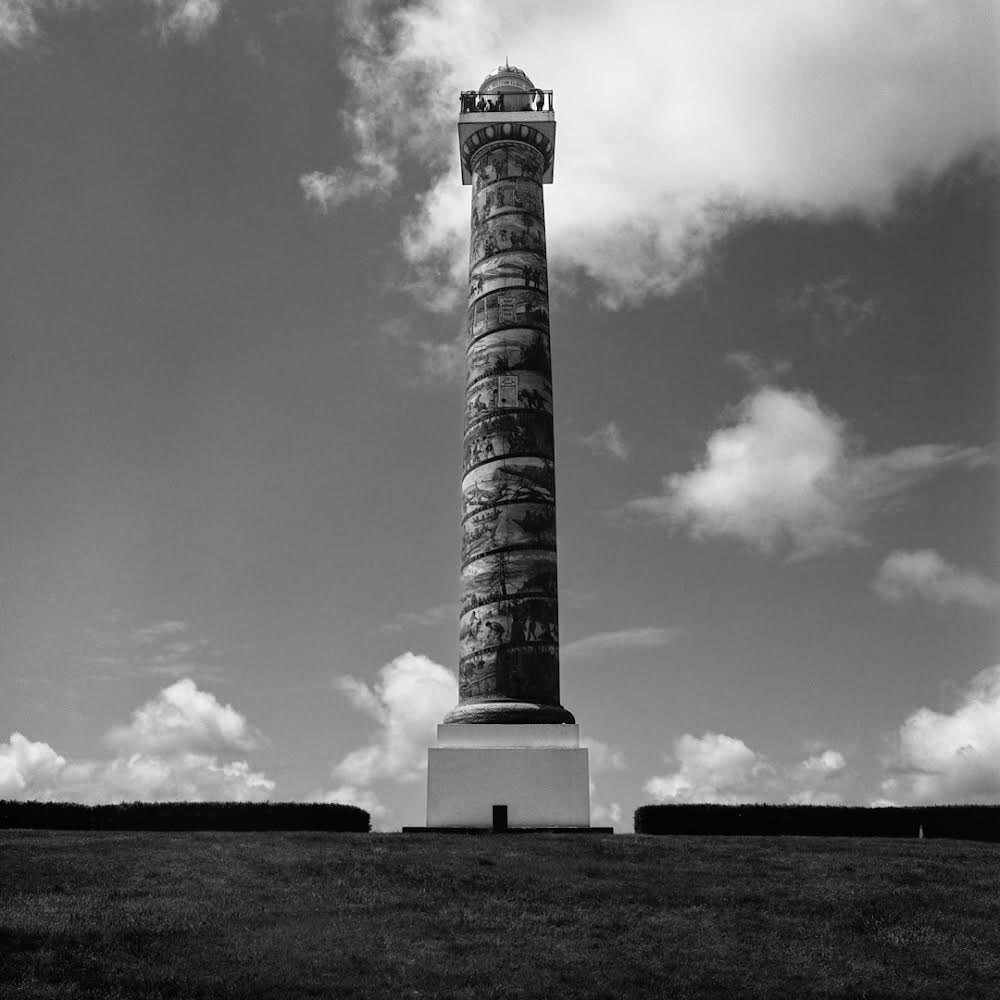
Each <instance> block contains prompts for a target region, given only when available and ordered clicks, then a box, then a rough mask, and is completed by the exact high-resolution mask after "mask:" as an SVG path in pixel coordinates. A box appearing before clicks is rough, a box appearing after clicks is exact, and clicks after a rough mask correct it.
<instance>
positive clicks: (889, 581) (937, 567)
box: [873, 549, 1000, 611]
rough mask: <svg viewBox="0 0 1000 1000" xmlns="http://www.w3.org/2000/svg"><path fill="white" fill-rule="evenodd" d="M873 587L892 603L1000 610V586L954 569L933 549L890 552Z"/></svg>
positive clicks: (980, 575)
mask: <svg viewBox="0 0 1000 1000" xmlns="http://www.w3.org/2000/svg"><path fill="white" fill-rule="evenodd" d="M873 587H874V588H875V592H876V593H877V594H878V595H879V597H881V598H882V599H883V600H886V601H889V602H891V603H893V604H903V603H904V602H906V601H912V600H916V599H918V598H923V599H924V600H925V601H931V602H933V603H935V604H965V605H967V606H969V607H972V608H981V609H983V610H987V611H989V610H993V609H996V608H998V607H1000V583H997V581H996V580H991V579H990V578H989V577H986V576H983V575H982V574H980V573H976V572H975V571H973V570H964V569H960V568H959V567H958V566H954V565H953V564H952V563H949V562H947V561H946V560H945V559H943V558H942V557H941V556H940V555H939V554H938V553H937V552H935V551H934V550H933V549H919V550H917V551H904V550H902V549H897V550H896V551H895V552H891V553H890V554H889V555H888V556H886V558H885V561H884V562H883V563H882V565H881V566H880V567H879V571H878V575H877V576H876V578H875V582H874V584H873Z"/></svg>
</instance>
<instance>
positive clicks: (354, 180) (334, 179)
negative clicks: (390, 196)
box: [299, 157, 396, 214]
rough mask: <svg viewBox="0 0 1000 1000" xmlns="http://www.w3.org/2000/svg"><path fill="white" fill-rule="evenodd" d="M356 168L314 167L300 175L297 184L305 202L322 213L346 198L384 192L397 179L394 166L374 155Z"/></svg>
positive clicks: (346, 200) (330, 210)
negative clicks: (323, 168)
mask: <svg viewBox="0 0 1000 1000" xmlns="http://www.w3.org/2000/svg"><path fill="white" fill-rule="evenodd" d="M362 159H363V163H362V166H360V167H359V168H358V169H356V170H344V169H342V168H338V169H337V170H335V171H333V173H329V174H325V173H323V172H322V171H319V170H313V171H312V172H310V173H308V174H303V175H302V176H301V177H300V178H299V187H300V188H301V189H302V194H303V195H304V196H305V199H306V201H307V202H311V203H312V204H313V205H315V206H316V208H318V209H319V210H320V211H321V212H323V213H324V214H326V213H328V212H332V211H333V210H334V209H336V208H339V207H340V206H341V205H343V204H345V203H346V202H349V201H356V200H357V199H358V198H364V197H366V196H369V195H378V194H386V193H388V191H389V190H390V189H391V187H392V185H393V184H394V183H395V181H396V170H395V168H394V167H393V166H392V165H391V164H389V163H385V162H383V161H381V160H379V159H377V158H373V157H363V158H362Z"/></svg>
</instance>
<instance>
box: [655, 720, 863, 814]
mask: <svg viewBox="0 0 1000 1000" xmlns="http://www.w3.org/2000/svg"><path fill="white" fill-rule="evenodd" d="M668 760H672V762H673V763H675V764H676V767H675V769H674V771H673V772H672V773H669V774H666V775H661V776H657V777H653V778H650V780H649V781H647V782H646V784H645V785H644V786H643V787H644V788H645V790H646V792H647V793H648V794H649V795H651V796H652V797H653V799H654V800H655V801H657V802H674V803H684V802H714V803H723V804H727V803H728V804H734V803H740V802H791V803H795V804H800V805H837V804H840V803H843V802H844V801H845V798H847V797H854V798H856V797H857V795H856V794H853V795H851V796H849V795H848V793H856V791H857V788H856V783H857V775H856V774H854V773H853V772H852V771H851V770H849V768H848V766H847V761H846V759H845V758H844V755H843V754H842V753H841V752H840V751H839V750H835V749H833V748H826V749H823V750H821V751H819V752H817V753H814V754H812V755H811V756H809V757H808V758H806V759H805V760H803V761H800V762H799V763H798V764H795V765H792V766H788V765H780V764H777V763H775V762H773V761H771V760H769V759H768V758H767V757H766V756H764V755H763V754H761V753H758V752H757V751H755V750H753V749H752V748H751V747H749V746H747V744H746V743H744V742H743V740H740V739H736V738H734V737H732V736H726V735H725V734H724V733H711V732H708V733H705V734H704V736H701V737H697V736H693V735H691V734H690V733H685V734H684V735H683V736H681V737H680V739H678V740H677V741H676V742H675V744H674V754H673V758H668Z"/></svg>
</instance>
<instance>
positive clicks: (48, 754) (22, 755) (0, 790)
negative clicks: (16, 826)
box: [0, 733, 66, 798]
mask: <svg viewBox="0 0 1000 1000" xmlns="http://www.w3.org/2000/svg"><path fill="white" fill-rule="evenodd" d="M65 767H66V758H65V757H63V756H61V755H60V754H57V753H56V752H55V750H53V749H52V747H50V746H49V745H48V743H41V742H38V743H36V742H34V741H32V740H29V739H28V738H27V737H26V736H24V735H22V734H21V733H12V734H11V737H10V740H9V742H7V743H0V798H22V797H23V798H29V797H34V796H31V795H30V794H27V795H26V794H24V793H26V792H27V793H30V791H31V790H33V789H36V788H39V789H45V788H48V787H51V786H52V785H53V784H54V783H55V782H56V781H57V780H58V777H59V775H60V774H61V772H62V771H63V770H64V769H65Z"/></svg>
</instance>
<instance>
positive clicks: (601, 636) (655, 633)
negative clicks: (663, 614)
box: [562, 625, 683, 658]
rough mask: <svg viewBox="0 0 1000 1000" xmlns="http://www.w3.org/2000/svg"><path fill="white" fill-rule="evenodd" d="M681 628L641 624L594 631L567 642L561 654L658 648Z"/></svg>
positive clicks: (597, 653) (593, 653) (586, 654)
mask: <svg viewBox="0 0 1000 1000" xmlns="http://www.w3.org/2000/svg"><path fill="white" fill-rule="evenodd" d="M682 631H683V630H682V629H679V628H657V627H653V626H648V625H647V626H643V627H640V628H625V629H619V630H618V631H617V632H595V633H594V634H593V635H586V636H584V637H583V638H582V639H577V640H575V641H574V642H570V643H567V644H566V645H565V646H563V647H562V655H563V656H566V657H578V658H583V657H590V656H604V655H606V654H608V653H615V652H619V651H621V650H626V649H659V648H660V647H661V646H665V645H667V643H668V642H671V641H672V640H673V639H676V638H677V636H678V635H680V634H681V632H682Z"/></svg>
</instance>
